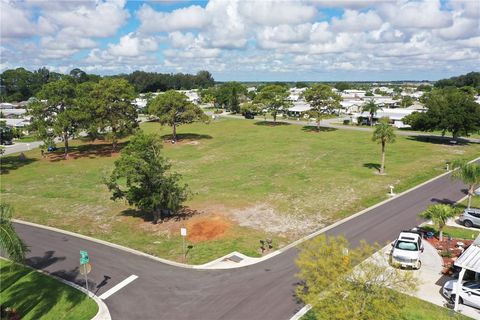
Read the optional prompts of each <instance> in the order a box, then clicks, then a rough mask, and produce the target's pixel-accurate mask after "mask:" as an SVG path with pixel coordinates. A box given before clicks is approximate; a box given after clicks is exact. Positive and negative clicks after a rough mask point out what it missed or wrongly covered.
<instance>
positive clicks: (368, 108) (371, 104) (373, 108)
mask: <svg viewBox="0 0 480 320" xmlns="http://www.w3.org/2000/svg"><path fill="white" fill-rule="evenodd" d="M379 110H382V107H381V106H379V105H378V104H376V103H375V101H374V100H373V99H370V100H369V101H368V102H367V103H365V104H364V105H363V106H362V112H368V114H369V115H370V117H369V118H370V126H373V117H374V116H375V115H376V114H377V112H378V111H379Z"/></svg>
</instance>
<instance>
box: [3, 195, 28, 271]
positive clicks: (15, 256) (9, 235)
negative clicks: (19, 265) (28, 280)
mask: <svg viewBox="0 0 480 320" xmlns="http://www.w3.org/2000/svg"><path fill="white" fill-rule="evenodd" d="M12 215H13V208H12V207H11V206H10V205H9V204H7V203H0V250H1V251H2V252H3V253H4V254H6V255H7V257H8V258H9V259H11V260H13V261H15V262H23V261H24V260H25V253H26V252H27V251H28V250H27V246H26V245H25V244H24V243H23V241H22V239H20V237H19V236H18V235H17V233H16V231H15V228H14V227H13V225H12Z"/></svg>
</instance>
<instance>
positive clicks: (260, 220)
mask: <svg viewBox="0 0 480 320" xmlns="http://www.w3.org/2000/svg"><path fill="white" fill-rule="evenodd" d="M231 215H232V217H233V218H234V220H235V221H237V222H238V224H239V225H240V226H244V227H250V228H254V229H257V230H264V231H266V232H271V233H275V234H279V235H282V236H292V237H297V236H301V235H305V234H308V233H310V232H312V231H314V230H317V229H319V228H321V227H323V225H324V224H325V221H322V220H324V219H322V217H319V216H303V215H301V214H293V215H292V214H290V215H287V214H281V213H279V212H277V211H275V210H274V209H273V208H271V207H270V206H268V205H267V204H257V205H254V206H250V207H246V208H242V209H236V210H232V211H231Z"/></svg>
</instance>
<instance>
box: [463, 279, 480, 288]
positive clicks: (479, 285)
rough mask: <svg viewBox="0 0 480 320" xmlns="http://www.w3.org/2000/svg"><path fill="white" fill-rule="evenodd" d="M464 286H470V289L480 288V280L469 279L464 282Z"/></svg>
mask: <svg viewBox="0 0 480 320" xmlns="http://www.w3.org/2000/svg"><path fill="white" fill-rule="evenodd" d="M463 286H464V287H467V288H470V289H479V288H480V282H477V281H467V282H465V283H464V284H463Z"/></svg>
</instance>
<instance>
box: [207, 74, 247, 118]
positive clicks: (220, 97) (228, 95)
mask: <svg viewBox="0 0 480 320" xmlns="http://www.w3.org/2000/svg"><path fill="white" fill-rule="evenodd" d="M214 95H215V103H216V105H217V106H219V107H221V108H226V109H227V110H230V111H231V112H233V113H239V112H240V102H242V101H244V100H246V95H247V87H245V86H244V85H243V84H241V83H239V82H235V81H232V82H226V83H223V84H222V85H220V86H218V87H217V88H216V89H215V91H214Z"/></svg>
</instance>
